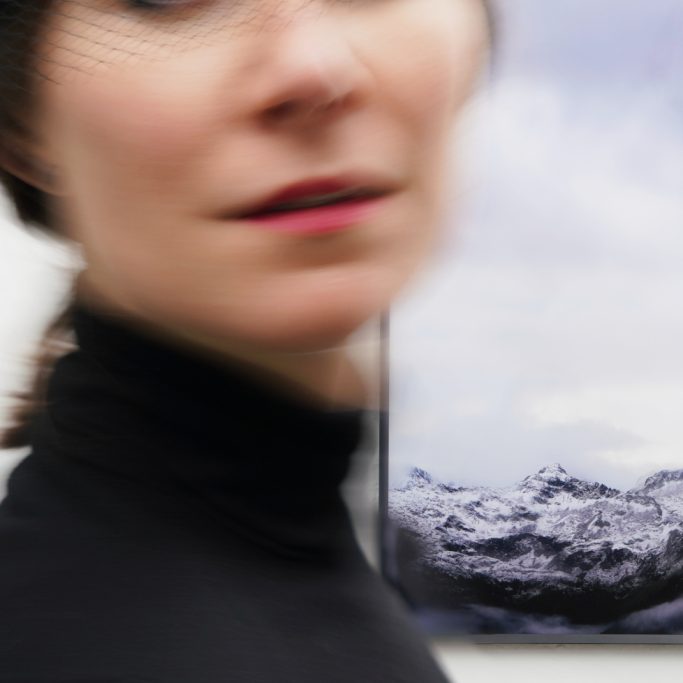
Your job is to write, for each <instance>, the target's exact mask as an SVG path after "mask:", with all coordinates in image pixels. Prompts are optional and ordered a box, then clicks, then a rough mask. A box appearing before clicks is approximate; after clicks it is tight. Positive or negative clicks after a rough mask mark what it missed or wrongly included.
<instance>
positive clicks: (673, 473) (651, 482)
mask: <svg viewBox="0 0 683 683" xmlns="http://www.w3.org/2000/svg"><path fill="white" fill-rule="evenodd" d="M678 481H680V482H683V470H661V471H659V472H657V473H655V474H653V475H652V476H650V477H648V478H647V479H646V480H645V483H644V484H643V485H642V486H640V487H638V491H640V492H641V493H650V492H651V491H654V490H655V489H658V488H661V487H662V486H664V485H665V484H669V483H671V482H678Z"/></svg>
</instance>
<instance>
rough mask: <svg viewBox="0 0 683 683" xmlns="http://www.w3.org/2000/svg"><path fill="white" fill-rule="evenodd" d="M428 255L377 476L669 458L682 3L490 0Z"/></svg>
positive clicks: (628, 479)
mask: <svg viewBox="0 0 683 683" xmlns="http://www.w3.org/2000/svg"><path fill="white" fill-rule="evenodd" d="M498 5H499V11H502V13H503V15H502V19H501V39H502V42H501V48H500V53H499V60H500V61H499V63H498V67H497V73H498V78H497V80H496V81H495V82H494V83H493V84H492V85H490V86H488V87H487V88H486V89H485V91H484V92H483V93H482V94H481V95H480V97H479V98H478V101H477V103H476V104H475V106H473V107H472V110H471V112H470V114H471V116H469V117H468V119H467V121H466V122H465V123H464V124H463V127H462V129H461V131H460V136H459V137H458V138H457V139H456V140H455V149H454V154H457V155H459V156H460V157H461V158H462V160H463V162H462V165H463V170H464V173H465V175H464V179H463V178H462V177H461V178H460V179H459V181H458V182H457V183H455V181H454V184H453V187H452V193H451V194H452V206H451V209H450V212H449V218H448V219H447V221H446V223H447V224H448V225H447V228H448V231H447V234H446V237H445V238H444V240H443V245H442V248H441V250H440V252H439V254H438V256H437V259H436V261H435V264H434V266H433V268H432V269H431V270H430V271H429V272H428V273H427V275H426V276H425V277H423V278H422V280H420V281H419V282H418V283H417V284H416V285H415V286H414V287H413V288H412V289H411V290H410V291H409V292H408V294H407V295H406V296H405V297H404V299H403V301H402V302H401V303H400V305H398V306H396V307H395V308H394V316H393V321H392V337H393V338H392V365H393V376H392V387H393V390H392V401H393V405H392V427H391V470H390V471H391V484H392V485H395V484H398V483H400V482H401V480H402V479H403V477H404V476H405V474H406V472H407V470H408V468H409V467H410V466H412V465H420V466H423V467H425V468H426V469H428V470H431V471H432V472H433V473H434V474H436V475H437V476H439V477H441V478H443V479H444V480H453V481H456V482H460V483H466V484H470V485H472V484H491V485H506V484H512V483H514V482H515V481H517V480H519V479H521V478H522V477H524V476H525V475H527V474H529V473H531V472H533V471H535V470H537V469H538V468H540V467H542V466H543V465H545V464H549V463H551V462H556V461H559V462H562V464H563V465H564V466H565V467H566V468H567V469H568V470H569V471H570V473H572V474H575V475H576V476H581V477H585V478H588V479H595V480H601V481H604V483H606V484H610V485H612V486H616V487H619V488H629V487H631V486H633V485H634V484H635V483H636V481H637V480H638V479H640V478H642V477H643V476H645V475H646V474H648V473H650V472H652V471H654V470H656V469H660V468H674V467H675V468H678V467H680V468H683V362H682V361H681V360H680V349H681V348H683V315H681V313H680V301H681V299H682V298H683V275H682V274H681V273H682V271H683V269H681V263H683V230H681V228H682V227H683V193H682V192H681V189H682V188H683V125H681V124H683V97H682V93H683V85H682V84H683V47H682V45H683V41H681V35H683V5H682V4H681V3H680V2H679V1H678V0H657V1H653V2H648V3H643V2H640V1H638V0H601V2H599V3H596V2H590V1H589V0H553V2H552V3H550V2H547V0H516V1H515V2H509V3H508V2H499V3H498Z"/></svg>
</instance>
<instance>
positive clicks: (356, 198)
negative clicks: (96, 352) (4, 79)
mask: <svg viewBox="0 0 683 683" xmlns="http://www.w3.org/2000/svg"><path fill="white" fill-rule="evenodd" d="M55 7H56V8H59V11H58V12H55V13H53V15H52V19H51V20H50V23H49V25H48V27H47V28H48V31H47V34H46V40H45V41H44V51H43V53H44V57H45V59H46V60H47V61H44V62H42V63H43V64H45V65H47V66H43V67H41V68H42V71H43V72H44V74H45V75H47V76H48V77H49V78H50V80H47V81H44V82H43V86H42V89H41V91H40V102H39V107H38V110H37V111H38V119H39V120H38V122H37V125H38V130H39V131H40V138H41V145H42V148H43V153H44V155H45V157H46V159H48V161H50V162H51V163H54V165H55V166H56V169H57V173H58V179H59V189H58V192H57V195H58V196H57V197H56V201H57V206H58V210H59V215H60V216H61V221H62V224H63V225H62V229H63V230H64V231H65V232H66V233H67V234H68V235H69V236H70V237H72V238H73V239H74V240H76V241H77V242H79V243H80V244H81V245H82V247H83V251H84V255H85V258H86V262H87V269H86V272H85V274H84V276H83V278H82V284H83V287H84V289H85V290H88V291H90V292H91V293H92V294H93V295H96V296H97V297H99V298H100V299H101V300H102V301H103V302H107V304H108V305H110V306H112V307H116V308H118V309H121V310H122V311H126V312H128V313H129V314H132V315H135V316H137V317H138V318H140V319H144V320H146V321H148V322H150V323H152V324H154V325H157V326H159V327H161V328H164V329H166V330H169V331H176V332H178V333H181V334H183V335H184V336H195V337H196V338H201V339H206V340H214V341H216V340H225V341H226V342H227V341H228V340H230V341H231V342H232V343H234V344H248V345H251V346H254V345H255V346H257V347H260V348H264V349H277V350H310V349H314V348H323V347H325V346H327V345H332V344H335V343H338V342H339V340H341V339H343V338H345V337H346V336H347V335H348V334H349V333H351V332H352V331H353V330H355V329H356V328H357V327H358V326H359V325H360V324H362V323H364V322H365V321H367V320H368V319H369V318H371V317H372V316H375V315H376V314H378V313H380V312H381V311H382V310H383V309H385V308H386V307H387V306H388V304H389V303H390V301H391V300H392V298H393V297H394V296H395V294H396V293H397V292H398V290H399V289H400V288H401V287H402V286H403V285H404V284H405V282H406V281H407V279H408V278H409V276H410V275H411V274H412V273H413V272H414V271H415V269H416V268H417V267H418V265H419V264H420V263H421V261H422V260H423V258H424V256H425V255H426V253H427V252H428V250H429V246H430V244H431V242H432V239H433V236H434V232H435V229H436V226H437V223H438V218H439V215H440V203H441V195H442V186H443V177H442V176H443V174H444V168H445V158H444V157H445V153H446V150H447V147H448V138H449V134H450V132H451V129H452V126H453V122H454V120H455V118H456V116H457V114H458V111H459V110H460V108H461V107H462V105H463V103H464V102H465V100H466V98H467V97H468V95H469V94H470V92H471V89H472V87H473V85H474V82H475V79H476V78H477V76H478V71H479V69H480V67H481V61H482V58H483V56H484V53H485V50H486V41H487V29H486V23H485V14H484V11H483V8H482V7H481V5H480V2H479V0H307V1H302V0H246V1H245V0H242V2H239V3H238V2H236V1H235V0H232V1H228V0H213V1H211V0H185V1H183V0H166V1H165V2H164V1H163V0H147V1H143V0H129V1H126V0H120V1H117V2H114V1H113V0H88V1H83V0H79V2H61V3H60V2H57V3H56V5H55ZM338 193H340V194H338ZM292 202H294V203H292ZM302 202H303V203H302ZM278 205H279V206H278Z"/></svg>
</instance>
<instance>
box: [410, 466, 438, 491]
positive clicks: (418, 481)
mask: <svg viewBox="0 0 683 683" xmlns="http://www.w3.org/2000/svg"><path fill="white" fill-rule="evenodd" d="M433 483H434V479H433V477H432V475H431V474H429V472H427V471H426V470H423V469H422V468H421V467H413V469H411V470H410V475H409V476H408V481H407V482H406V486H411V487H412V486H429V485H431V484H433Z"/></svg>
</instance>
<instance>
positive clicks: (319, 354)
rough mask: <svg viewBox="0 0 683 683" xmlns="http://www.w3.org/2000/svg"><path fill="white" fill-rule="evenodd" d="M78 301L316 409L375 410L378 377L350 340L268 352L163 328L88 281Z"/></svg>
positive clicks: (80, 285) (80, 284)
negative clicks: (365, 368) (361, 362)
mask: <svg viewBox="0 0 683 683" xmlns="http://www.w3.org/2000/svg"><path fill="white" fill-rule="evenodd" d="M76 293H77V294H76V295H77V297H78V299H79V300H80V301H81V302H83V303H84V304H85V305H87V306H90V307H91V308H93V309H94V310H100V311H103V312H106V313H108V314H111V315H115V316H121V317H124V318H126V319H128V321H129V322H130V323H131V324H134V325H136V326H137V327H139V328H140V329H141V330H144V331H145V332H146V333H147V334H148V335H151V336H153V337H157V338H159V339H164V340H166V341H167V342H171V343H176V344H177V345H179V346H181V347H184V348H186V349H192V350H196V351H197V353H199V354H200V355H203V356H207V357H210V358H212V359H214V360H215V361H217V362H228V363H231V364H234V363H235V362H238V363H240V364H241V365H242V366H243V368H244V369H246V370H249V371H251V372H253V374H254V376H255V377H257V378H260V379H262V380H263V381H268V382H272V383H273V384H275V385H278V386H279V387H280V388H282V389H283V390H285V391H287V392H288V393H292V394H293V395H297V396H298V397H300V398H301V399H303V400H305V401H309V402H310V403H311V404H312V405H316V406H321V405H322V406H323V407H325V408H329V409H332V410H333V409H347V408H351V409H357V408H371V409H376V408H377V407H378V405H379V399H378V386H377V384H378V383H377V382H376V381H375V378H374V377H370V376H369V373H367V372H365V373H362V372H361V371H360V370H359V368H358V364H357V363H356V362H354V360H353V358H352V355H353V354H352V352H353V345H352V343H351V342H350V341H349V338H346V339H343V340H340V341H339V343H338V344H337V345H335V346H333V347H331V348H324V349H317V350H312V351H305V352H293V351H278V350H273V349H263V348H260V347H258V346H256V345H254V344H248V343H245V342H241V341H239V340H236V339H227V338H223V337H212V336H209V335H206V334H202V333H200V332H197V331H193V330H192V331H188V330H187V329H185V328H175V327H173V326H172V325H160V324H158V323H157V322H156V321H154V322H152V321H150V320H149V319H147V318H145V317H144V316H142V315H140V314H138V313H136V312H135V311H130V310H127V309H125V308H124V307H123V306H122V305H120V304H118V303H117V302H113V301H112V300H111V299H110V298H109V297H106V296H104V295H102V294H101V293H100V292H98V291H96V290H95V289H94V288H92V287H90V286H88V285H87V284H86V283H85V282H84V280H83V278H80V279H79V282H78V284H77V288H76Z"/></svg>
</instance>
